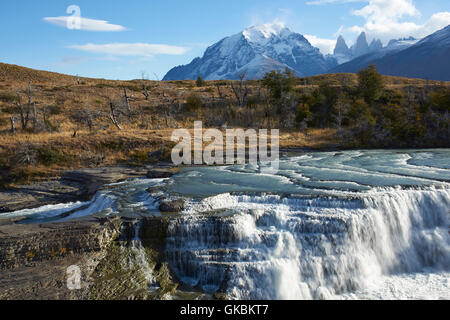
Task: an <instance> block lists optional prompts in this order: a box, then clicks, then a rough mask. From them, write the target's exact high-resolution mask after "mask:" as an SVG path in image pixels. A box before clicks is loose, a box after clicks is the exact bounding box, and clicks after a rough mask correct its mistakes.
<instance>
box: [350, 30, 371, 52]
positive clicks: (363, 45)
mask: <svg viewBox="0 0 450 320" xmlns="http://www.w3.org/2000/svg"><path fill="white" fill-rule="evenodd" d="M351 51H352V54H353V57H355V58H356V57H359V56H363V55H365V54H368V53H369V52H370V49H369V44H368V43H367V38H366V33H365V32H361V34H360V35H359V37H358V39H356V43H355V44H354V45H353V46H352V47H351Z"/></svg>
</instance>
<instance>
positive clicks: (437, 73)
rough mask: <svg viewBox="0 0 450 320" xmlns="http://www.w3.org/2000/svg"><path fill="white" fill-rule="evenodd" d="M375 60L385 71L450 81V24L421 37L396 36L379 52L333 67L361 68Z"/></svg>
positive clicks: (380, 69)
mask: <svg viewBox="0 0 450 320" xmlns="http://www.w3.org/2000/svg"><path fill="white" fill-rule="evenodd" d="M371 63H374V64H375V65H376V67H377V69H378V71H379V72H380V73H382V74H385V75H392V76H402V77H411V78H422V79H426V78H428V79H432V80H443V81H450V25H449V26H447V27H445V28H444V29H442V30H439V31H437V32H435V33H433V34H431V35H429V36H428V37H425V38H424V39H422V40H420V41H418V40H416V39H414V38H406V39H398V40H392V41H390V42H389V44H388V45H387V46H386V47H385V48H383V49H382V50H379V51H377V52H375V53H371V54H367V55H364V56H361V57H358V58H356V59H354V60H352V61H349V62H347V63H344V64H342V65H340V66H338V67H336V68H333V69H331V70H329V72H330V73H337V72H352V73H354V72H358V71H359V70H361V69H362V68H365V67H367V66H368V65H369V64H371Z"/></svg>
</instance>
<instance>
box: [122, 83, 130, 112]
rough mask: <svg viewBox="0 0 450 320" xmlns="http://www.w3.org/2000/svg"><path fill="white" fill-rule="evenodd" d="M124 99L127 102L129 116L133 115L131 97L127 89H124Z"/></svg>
mask: <svg viewBox="0 0 450 320" xmlns="http://www.w3.org/2000/svg"><path fill="white" fill-rule="evenodd" d="M123 99H124V102H125V106H126V108H127V112H128V114H130V113H131V106H130V97H129V96H128V94H127V88H125V87H123Z"/></svg>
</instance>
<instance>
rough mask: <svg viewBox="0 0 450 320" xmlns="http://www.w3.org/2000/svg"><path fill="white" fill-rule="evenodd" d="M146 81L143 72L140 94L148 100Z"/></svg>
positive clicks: (148, 93) (148, 92)
mask: <svg viewBox="0 0 450 320" xmlns="http://www.w3.org/2000/svg"><path fill="white" fill-rule="evenodd" d="M146 80H147V78H146V76H145V72H142V91H143V93H142V94H143V95H144V97H145V100H148V99H149V98H150V91H148V89H147V84H146Z"/></svg>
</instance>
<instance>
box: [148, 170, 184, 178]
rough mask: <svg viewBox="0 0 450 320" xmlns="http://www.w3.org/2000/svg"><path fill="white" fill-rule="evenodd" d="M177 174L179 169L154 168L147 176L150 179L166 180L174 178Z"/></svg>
mask: <svg viewBox="0 0 450 320" xmlns="http://www.w3.org/2000/svg"><path fill="white" fill-rule="evenodd" d="M177 172H178V169H177V168H152V169H151V170H149V171H148V172H147V175H146V176H147V178H149V179H165V178H170V177H172V176H173V175H174V174H175V173H177Z"/></svg>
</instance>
